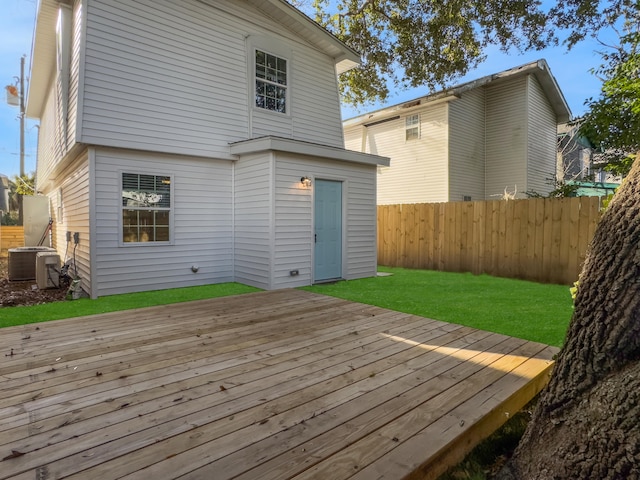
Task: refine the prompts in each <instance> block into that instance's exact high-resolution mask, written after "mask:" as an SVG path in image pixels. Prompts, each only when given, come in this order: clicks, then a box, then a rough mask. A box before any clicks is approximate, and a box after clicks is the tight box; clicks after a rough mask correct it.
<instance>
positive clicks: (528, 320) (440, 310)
mask: <svg viewBox="0 0 640 480" xmlns="http://www.w3.org/2000/svg"><path fill="white" fill-rule="evenodd" d="M380 271H383V272H388V273H392V274H393V275H390V276H386V277H374V278H364V279H360V280H350V281H342V282H337V283H333V284H324V285H314V286H311V287H303V289H304V290H308V291H311V292H316V293H322V294H325V295H331V296H335V297H340V298H344V299H346V300H352V301H356V302H362V303H367V304H371V305H377V306H380V307H383V308H388V309H391V310H397V311H399V312H405V313H411V314H415V315H420V316H422V317H428V318H434V319H437V320H442V321H445V322H451V323H458V324H462V325H467V326H470V327H474V328H478V329H482V330H489V331H492V332H498V333H503V334H505V335H510V336H514V337H519V338H524V339H527V340H533V341H536V342H542V343H546V344H548V345H555V346H561V345H562V342H563V340H564V337H565V333H566V330H567V326H568V323H569V319H570V318H571V313H572V302H571V295H570V293H569V288H568V287H565V286H561V285H543V284H539V283H533V282H525V281H521V280H513V279H507V278H497V277H490V276H488V275H472V274H469V273H447V272H434V271H427V270H407V269H401V268H380ZM255 291H258V289H256V288H253V287H249V286H246V285H242V284H239V283H225V284H218V285H206V286H202V287H187V288H176V289H171V290H158V291H152V292H142V293H130V294H123V295H111V296H108V297H100V298H98V299H97V300H89V299H80V300H74V301H72V302H68V301H67V302H54V303H48V304H43V305H35V306H31V307H5V308H2V309H1V312H2V313H1V315H0V327H8V326H12V325H22V324H26V323H36V322H43V321H48V320H57V319H61V318H69V317H80V316H84V315H92V314H96V313H106V312H114V311H119V310H128V309H131V308H142V307H148V306H153V305H166V304H169V303H178V302H188V301H191V300H199V299H203V298H214V297H222V296H226V295H237V294H241V293H248V292H255Z"/></svg>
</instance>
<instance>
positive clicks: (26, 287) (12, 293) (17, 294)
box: [0, 258, 67, 308]
mask: <svg viewBox="0 0 640 480" xmlns="http://www.w3.org/2000/svg"><path fill="white" fill-rule="evenodd" d="M66 293H67V291H66V289H65V288H51V289H47V290H40V289H39V288H38V286H37V285H36V281H35V280H29V281H26V282H10V281H9V277H8V274H7V259H6V258H0V308H2V307H16V306H19V305H39V304H41V303H49V302H56V301H58V300H64V299H65V295H66Z"/></svg>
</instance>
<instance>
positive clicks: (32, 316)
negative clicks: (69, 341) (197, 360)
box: [0, 283, 259, 328]
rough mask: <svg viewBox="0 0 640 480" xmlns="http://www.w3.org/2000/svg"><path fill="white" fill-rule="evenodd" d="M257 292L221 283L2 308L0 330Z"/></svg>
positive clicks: (241, 286) (240, 285) (240, 286)
mask: <svg viewBox="0 0 640 480" xmlns="http://www.w3.org/2000/svg"><path fill="white" fill-rule="evenodd" d="M257 291H259V289H257V288H253V287H249V286H247V285H242V284H240V283H220V284H217V285H205V286H202V287H186V288H174V289H171V290H155V291H152V292H141V293H127V294H123V295H110V296H108V297H100V298H98V299H96V300H90V299H88V298H81V299H79V300H73V301H64V302H53V303H46V304H42V305H34V306H31V307H3V308H0V328H1V327H9V326H12V325H23V324H26V323H37V322H46V321H49V320H58V319H61V318H70V317H82V316H84V315H93V314H95V313H107V312H117V311H120V310H129V309H132V308H143V307H152V306H154V305H167V304H169V303H180V302H189V301H191V300H201V299H203V298H215V297H224V296H227V295H239V294H241V293H250V292H257Z"/></svg>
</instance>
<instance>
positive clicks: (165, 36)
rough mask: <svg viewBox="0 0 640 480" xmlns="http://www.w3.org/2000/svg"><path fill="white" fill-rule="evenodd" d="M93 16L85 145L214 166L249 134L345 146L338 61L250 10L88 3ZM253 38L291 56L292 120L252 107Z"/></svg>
mask: <svg viewBox="0 0 640 480" xmlns="http://www.w3.org/2000/svg"><path fill="white" fill-rule="evenodd" d="M87 8H88V14H87V30H86V31H87V35H86V37H87V38H86V51H85V71H84V91H83V101H82V116H83V125H82V127H83V129H82V141H83V142H85V143H89V144H96V145H106V146H115V147H126V148H133V149H141V150H150V151H161V152H167V153H179V154H185V155H195V156H207V157H211V156H214V157H216V158H231V157H230V156H229V153H228V143H230V142H234V141H238V140H243V139H246V138H249V137H252V136H253V137H257V136H264V135H277V136H283V137H289V138H291V137H293V138H298V139H301V140H308V141H313V142H317V143H325V144H330V145H335V146H339V145H342V135H341V133H340V132H341V125H340V110H339V99H338V94H337V85H336V78H335V73H334V69H333V63H332V61H331V59H329V58H328V57H326V56H325V55H324V54H321V53H319V52H318V51H317V50H315V49H313V48H311V47H310V46H307V45H305V44H304V43H303V42H302V41H301V40H300V39H295V38H292V36H291V35H290V34H288V33H287V32H286V31H283V29H282V27H281V26H279V25H278V24H277V23H275V22H273V21H272V20H270V19H266V18H263V17H264V16H262V15H260V14H259V13H258V12H256V11H253V10H251V9H250V8H249V7H248V6H247V5H246V4H244V3H241V2H228V1H222V2H217V4H216V6H210V5H206V4H205V3H203V2H199V1H196V0H185V1H182V2H171V1H169V0H160V1H156V0H140V1H136V2H127V1H124V0H104V1H96V0H88V5H87ZM256 35H257V36H264V37H269V38H274V39H275V40H276V41H279V42H281V43H282V44H284V45H285V46H286V47H287V48H289V49H290V51H291V52H292V55H291V58H290V69H291V70H290V72H291V73H290V77H291V79H290V80H291V84H290V87H289V88H290V105H291V112H290V114H289V115H278V114H270V113H269V112H261V111H258V109H256V108H253V93H252V91H253V82H254V80H253V78H248V74H249V73H250V69H249V66H248V63H247V62H248V61H253V55H252V54H251V55H248V54H247V51H248V50H249V43H248V42H249V40H246V39H250V38H253V37H255V36H256ZM293 125H296V129H295V130H294V127H293Z"/></svg>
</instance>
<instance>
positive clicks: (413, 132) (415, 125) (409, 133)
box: [404, 113, 420, 140]
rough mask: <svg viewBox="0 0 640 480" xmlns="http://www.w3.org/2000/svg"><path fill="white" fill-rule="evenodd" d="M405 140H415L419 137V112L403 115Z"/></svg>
mask: <svg viewBox="0 0 640 480" xmlns="http://www.w3.org/2000/svg"><path fill="white" fill-rule="evenodd" d="M404 138H405V140H417V139H418V138H420V114H419V113H416V114H415V115H409V116H408V117H405V137H404Z"/></svg>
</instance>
